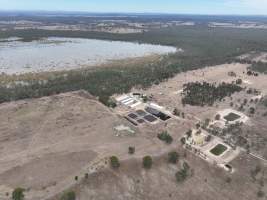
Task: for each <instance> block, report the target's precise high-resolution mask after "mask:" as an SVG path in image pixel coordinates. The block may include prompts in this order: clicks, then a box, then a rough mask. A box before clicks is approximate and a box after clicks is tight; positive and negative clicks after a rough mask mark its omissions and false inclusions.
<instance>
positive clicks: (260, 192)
mask: <svg viewBox="0 0 267 200" xmlns="http://www.w3.org/2000/svg"><path fill="white" fill-rule="evenodd" d="M264 195H265V194H264V192H263V191H262V190H260V191H258V192H257V196H258V197H259V198H262V197H264Z"/></svg>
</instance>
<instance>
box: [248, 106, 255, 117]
mask: <svg viewBox="0 0 267 200" xmlns="http://www.w3.org/2000/svg"><path fill="white" fill-rule="evenodd" d="M249 113H250V114H252V115H253V114H255V108H253V107H250V108H249Z"/></svg>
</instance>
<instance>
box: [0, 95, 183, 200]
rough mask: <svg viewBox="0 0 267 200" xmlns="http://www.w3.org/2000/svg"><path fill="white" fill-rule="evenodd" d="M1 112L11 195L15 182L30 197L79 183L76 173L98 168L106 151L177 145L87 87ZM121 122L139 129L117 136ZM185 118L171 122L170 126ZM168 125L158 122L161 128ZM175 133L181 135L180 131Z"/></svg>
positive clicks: (1, 172) (1, 177)
mask: <svg viewBox="0 0 267 200" xmlns="http://www.w3.org/2000/svg"><path fill="white" fill-rule="evenodd" d="M0 112H1V115H0V127H1V128H0V133H1V138H0V183H1V184H0V185H1V187H0V193H1V196H2V197H5V198H6V199H9V197H6V193H7V192H9V194H10V192H11V191H12V190H13V188H15V187H23V188H26V189H27V199H33V200H37V199H43V198H44V197H49V196H50V195H52V196H53V195H54V194H56V193H58V191H62V190H63V189H64V188H66V187H69V186H71V185H72V184H75V181H74V177H75V176H76V175H77V176H79V177H80V176H84V173H85V172H90V171H92V170H95V169H96V168H98V167H97V166H99V164H98V163H101V162H102V161H101V160H103V159H104V158H105V157H109V156H111V155H113V154H114V155H117V156H119V157H120V158H121V159H124V158H128V157H129V156H128V147H129V146H135V147H136V149H137V150H136V154H135V156H136V157H140V156H142V155H144V154H151V155H153V154H161V151H162V153H166V151H168V149H169V148H173V147H174V146H169V147H167V148H164V147H165V144H164V143H162V142H161V141H159V140H158V139H157V138H156V135H157V133H158V132H157V131H155V129H154V130H152V129H151V127H150V126H149V125H148V126H147V127H144V130H146V131H145V133H144V131H140V130H139V129H138V128H136V127H131V124H130V123H129V122H128V121H126V120H124V119H123V118H121V117H120V116H117V115H115V114H114V113H113V112H111V111H110V110H109V109H108V108H106V107H105V106H103V105H102V104H100V103H99V102H98V101H96V100H95V99H93V98H92V97H91V96H90V95H89V94H87V93H84V92H77V93H66V94H61V95H56V96H51V97H45V98H41V99H33V100H25V101H18V102H12V103H5V104H1V105H0ZM121 124H124V125H127V126H130V127H131V128H132V129H133V130H135V135H133V136H122V137H117V136H115V135H116V132H115V130H114V127H115V126H118V125H121ZM181 124H182V122H181ZM181 124H179V122H178V123H175V124H174V125H173V124H172V123H170V125H169V127H167V129H170V130H172V129H174V130H175V129H176V128H175V126H180V125H181ZM164 126H165V124H164V125H163V124H159V125H158V128H159V130H160V129H163V128H164ZM182 127H183V125H181V129H182V130H183V129H184V131H185V130H186V129H187V127H184V128H182ZM173 134H176V135H174V138H176V140H178V139H179V137H180V135H178V134H177V133H176V132H173ZM100 165H102V164H100ZM104 165H105V163H104ZM102 167H103V166H102Z"/></svg>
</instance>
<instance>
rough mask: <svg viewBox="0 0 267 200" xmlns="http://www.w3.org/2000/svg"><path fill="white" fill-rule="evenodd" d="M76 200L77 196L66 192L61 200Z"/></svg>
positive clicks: (71, 192)
mask: <svg viewBox="0 0 267 200" xmlns="http://www.w3.org/2000/svg"><path fill="white" fill-rule="evenodd" d="M75 199H76V194H75V192H73V191H67V192H64V194H63V195H62V196H61V198H60V200H75Z"/></svg>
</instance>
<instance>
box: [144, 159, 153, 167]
mask: <svg viewBox="0 0 267 200" xmlns="http://www.w3.org/2000/svg"><path fill="white" fill-rule="evenodd" d="M152 164H153V161H152V157H151V156H145V157H144V158H143V167H144V168H145V169H150V168H151V167H152Z"/></svg>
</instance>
